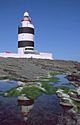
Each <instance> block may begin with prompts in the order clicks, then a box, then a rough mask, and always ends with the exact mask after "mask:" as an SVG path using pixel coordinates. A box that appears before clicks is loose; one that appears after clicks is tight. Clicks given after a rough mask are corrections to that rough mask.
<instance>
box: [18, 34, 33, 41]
mask: <svg viewBox="0 0 80 125" xmlns="http://www.w3.org/2000/svg"><path fill="white" fill-rule="evenodd" d="M25 40H27V41H34V35H33V34H29V33H21V34H19V35H18V41H25Z"/></svg>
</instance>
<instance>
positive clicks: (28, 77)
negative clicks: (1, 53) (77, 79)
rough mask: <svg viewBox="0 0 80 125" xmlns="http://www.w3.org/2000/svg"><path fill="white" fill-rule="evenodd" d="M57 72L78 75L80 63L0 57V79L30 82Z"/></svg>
mask: <svg viewBox="0 0 80 125" xmlns="http://www.w3.org/2000/svg"><path fill="white" fill-rule="evenodd" d="M52 71H58V72H63V73H66V74H70V73H72V72H79V73H80V63H79V62H75V61H64V60H41V59H18V58H1V57H0V79H6V78H8V79H15V80H21V81H32V80H36V79H39V78H40V77H44V78H45V77H47V75H48V72H52ZM79 75H80V74H79Z"/></svg>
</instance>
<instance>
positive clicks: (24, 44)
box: [0, 12, 53, 60]
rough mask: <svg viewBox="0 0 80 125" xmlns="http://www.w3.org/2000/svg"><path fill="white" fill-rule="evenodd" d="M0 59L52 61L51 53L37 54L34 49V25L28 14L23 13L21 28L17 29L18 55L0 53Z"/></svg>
mask: <svg viewBox="0 0 80 125" xmlns="http://www.w3.org/2000/svg"><path fill="white" fill-rule="evenodd" d="M0 57H12V58H35V59H51V60H52V59H53V55H52V53H45V52H39V51H37V50H36V49H35V46H34V25H33V24H32V21H31V18H30V16H29V13H28V12H25V13H24V15H23V19H22V20H21V26H19V27H18V53H12V52H4V53H0Z"/></svg>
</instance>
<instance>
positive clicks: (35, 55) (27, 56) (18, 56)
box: [0, 52, 53, 60]
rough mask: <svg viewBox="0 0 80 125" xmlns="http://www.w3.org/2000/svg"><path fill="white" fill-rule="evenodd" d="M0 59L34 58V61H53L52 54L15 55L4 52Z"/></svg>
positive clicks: (0, 54)
mask: <svg viewBox="0 0 80 125" xmlns="http://www.w3.org/2000/svg"><path fill="white" fill-rule="evenodd" d="M0 57H4V58H8V57H11V58H35V59H50V60H53V57H52V53H37V52H36V53H33V54H17V53H9V52H4V53H0Z"/></svg>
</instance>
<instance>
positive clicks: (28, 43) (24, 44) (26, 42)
mask: <svg viewBox="0 0 80 125" xmlns="http://www.w3.org/2000/svg"><path fill="white" fill-rule="evenodd" d="M26 46H30V47H34V42H33V41H19V42H18V48H20V47H26Z"/></svg>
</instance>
